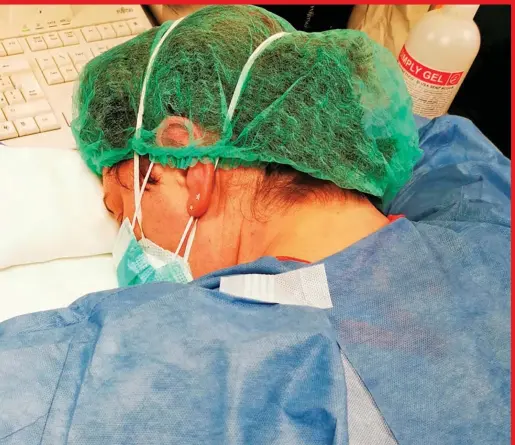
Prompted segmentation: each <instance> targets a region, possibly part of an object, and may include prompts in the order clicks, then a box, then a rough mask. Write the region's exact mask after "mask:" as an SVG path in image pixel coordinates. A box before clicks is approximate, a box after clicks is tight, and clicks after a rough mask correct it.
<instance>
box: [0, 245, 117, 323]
mask: <svg viewBox="0 0 515 445" xmlns="http://www.w3.org/2000/svg"><path fill="white" fill-rule="evenodd" d="M116 287H118V285H117V280H116V273H115V270H114V267H113V263H112V257H111V255H110V254H106V255H96V256H90V257H82V258H64V259H57V260H53V261H47V262H45V263H34V264H27V265H21V266H14V267H9V268H7V269H3V270H0V322H2V321H4V320H7V319H8V318H12V317H15V316H17V315H21V314H26V313H29V312H37V311H43V310H48V309H57V308H61V307H65V306H68V305H70V304H71V303H73V302H74V301H75V300H77V299H78V298H80V297H82V296H83V295H85V294H89V293H92V292H97V291H102V290H107V289H113V288H116Z"/></svg>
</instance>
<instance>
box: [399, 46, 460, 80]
mask: <svg viewBox="0 0 515 445" xmlns="http://www.w3.org/2000/svg"><path fill="white" fill-rule="evenodd" d="M399 64H400V65H401V66H402V68H404V70H405V71H407V72H408V73H410V74H411V75H412V76H413V77H416V78H417V79H419V80H421V81H423V82H426V83H430V84H431V85H440V86H453V85H457V84H458V83H459V82H460V79H461V77H462V76H463V71H458V72H455V73H450V72H448V71H438V70H434V69H432V68H429V67H427V66H425V65H422V64H421V63H420V62H417V61H416V60H415V59H414V58H413V57H411V55H410V54H409V53H408V51H407V50H406V47H405V46H403V47H402V50H401V52H400V54H399Z"/></svg>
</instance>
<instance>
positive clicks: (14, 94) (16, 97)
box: [4, 90, 25, 105]
mask: <svg viewBox="0 0 515 445" xmlns="http://www.w3.org/2000/svg"><path fill="white" fill-rule="evenodd" d="M4 96H5V98H6V99H7V102H8V103H9V105H17V104H22V103H25V99H24V98H23V95H22V94H21V91H19V90H9V91H6V92H5V94H4Z"/></svg>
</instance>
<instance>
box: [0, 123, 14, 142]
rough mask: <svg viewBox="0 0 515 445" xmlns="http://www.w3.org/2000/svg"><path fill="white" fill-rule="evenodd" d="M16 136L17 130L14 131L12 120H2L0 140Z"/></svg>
mask: <svg viewBox="0 0 515 445" xmlns="http://www.w3.org/2000/svg"><path fill="white" fill-rule="evenodd" d="M17 137H18V132H17V131H16V128H14V124H13V123H12V122H4V123H2V124H0V141H5V140H6V139H12V138H17Z"/></svg>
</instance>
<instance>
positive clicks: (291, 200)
mask: <svg viewBox="0 0 515 445" xmlns="http://www.w3.org/2000/svg"><path fill="white" fill-rule="evenodd" d="M307 198H314V199H315V200H317V201H319V202H327V201H330V200H333V199H354V200H362V199H370V198H371V197H370V196H368V195H367V194H365V193H361V192H359V191H357V190H343V189H341V188H340V187H338V186H337V185H336V184H333V183H332V182H330V181H325V180H323V179H317V178H314V177H313V176H310V175H308V174H307V173H302V172H299V171H298V170H295V169H294V168H293V167H290V166H289V165H283V164H268V165H267V166H266V167H265V174H264V176H263V178H262V179H261V180H260V181H259V183H258V186H257V189H256V195H255V199H256V200H259V201H260V202H262V203H265V204H270V203H276V204H277V203H278V204H281V205H282V206H283V207H289V206H291V205H293V204H295V203H298V202H302V201H303V200H305V199H307Z"/></svg>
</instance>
